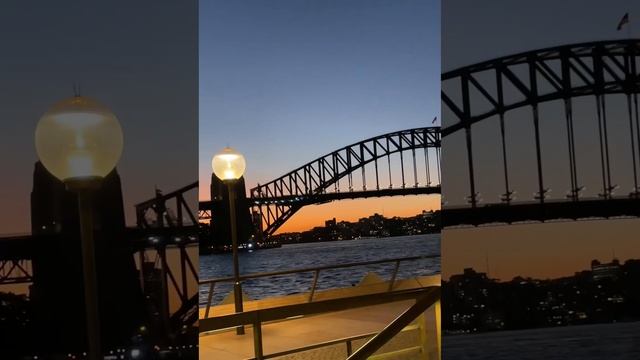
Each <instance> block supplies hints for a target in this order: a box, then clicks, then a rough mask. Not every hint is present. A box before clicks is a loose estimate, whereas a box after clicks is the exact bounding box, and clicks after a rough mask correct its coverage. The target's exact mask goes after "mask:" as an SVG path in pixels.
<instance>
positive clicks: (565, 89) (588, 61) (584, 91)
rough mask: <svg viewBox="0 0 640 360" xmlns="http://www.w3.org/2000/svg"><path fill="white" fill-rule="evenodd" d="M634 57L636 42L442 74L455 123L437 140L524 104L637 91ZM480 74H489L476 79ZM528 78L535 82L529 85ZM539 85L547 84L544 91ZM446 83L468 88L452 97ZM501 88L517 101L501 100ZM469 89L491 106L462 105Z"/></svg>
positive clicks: (549, 52) (550, 51)
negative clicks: (516, 94) (510, 91)
mask: <svg viewBox="0 0 640 360" xmlns="http://www.w3.org/2000/svg"><path fill="white" fill-rule="evenodd" d="M638 55H640V41H639V40H614V41H599V42H589V43H581V44H573V45H563V46H557V47H551V48H546V49H541V50H534V51H528V52H523V53H519V54H516V55H510V56H505V57H501V58H498V59H493V60H489V61H484V62H481V63H478V64H474V65H469V66H465V67H462V68H459V69H456V70H452V71H449V72H446V73H443V74H442V83H443V86H442V88H443V90H442V93H441V97H442V102H443V104H444V105H445V106H446V107H447V108H448V109H449V110H451V112H452V113H453V114H454V115H455V117H456V118H457V119H456V120H457V121H455V122H453V123H452V124H447V126H445V124H443V127H442V136H443V137H446V136H448V135H450V134H452V133H454V132H457V131H460V130H462V129H464V128H467V127H470V126H471V125H472V124H474V123H477V122H479V121H482V120H484V119H487V118H489V117H492V116H496V115H500V114H504V113H505V112H508V111H510V110H514V109H517V108H521V107H524V106H531V105H534V104H539V103H543V102H547V101H553V100H562V99H567V98H574V97H580V96H587V95H602V94H625V93H637V92H638V89H639V88H640V87H639V85H640V83H639V80H640V78H639V77H638V74H637V71H636V69H635V68H636V67H635V65H634V64H635V63H636V60H637V57H638ZM482 74H489V75H492V76H487V77H483V78H480V77H482ZM532 74H533V75H534V76H535V79H536V80H537V82H536V81H534V82H532V81H531V79H532V77H531V75H532ZM499 82H500V85H498V83H499ZM542 83H545V84H547V85H548V87H547V90H546V91H543V90H544V89H542V88H541V87H540V84H542ZM450 84H453V85H459V87H460V88H463V87H466V88H467V89H466V91H463V92H462V93H461V94H457V95H458V96H455V95H456V94H454V91H455V90H454V91H447V90H445V88H447V87H448V86H450ZM465 84H467V85H466V86H465ZM505 85H509V86H511V87H512V88H515V89H516V90H517V91H518V92H519V93H520V95H521V98H519V99H515V100H512V101H505V97H504V92H505V90H504V88H505ZM471 89H474V90H475V91H477V93H479V95H480V96H481V98H482V99H483V100H484V101H486V103H488V104H490V107H489V108H486V106H478V109H477V110H476V109H475V108H474V104H473V103H468V104H466V106H465V104H464V102H465V100H464V99H465V98H467V99H468V98H469V97H471V95H470V91H471Z"/></svg>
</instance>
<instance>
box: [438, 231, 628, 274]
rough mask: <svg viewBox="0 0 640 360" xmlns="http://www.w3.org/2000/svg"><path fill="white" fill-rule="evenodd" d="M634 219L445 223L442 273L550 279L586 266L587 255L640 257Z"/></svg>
mask: <svg viewBox="0 0 640 360" xmlns="http://www.w3.org/2000/svg"><path fill="white" fill-rule="evenodd" d="M639 231H640V220H638V219H617V220H597V221H574V222H559V223H546V224H527V225H505V226H488V227H482V228H469V229H447V230H445V231H443V232H442V259H443V261H442V276H443V278H444V279H449V277H451V275H455V274H461V273H462V271H463V270H464V268H473V269H475V270H476V271H479V272H486V271H487V268H488V270H489V276H490V277H491V278H493V279H498V280H501V281H509V280H511V279H513V278H514V277H516V276H523V277H532V278H535V279H554V278H559V277H564V276H572V275H574V274H575V272H578V271H583V270H589V269H590V266H591V260H594V259H597V260H600V261H601V262H610V261H611V260H612V258H613V257H614V256H615V257H616V258H618V259H619V260H620V261H621V262H624V261H626V260H628V259H640V247H639V246H638V244H637V239H636V236H637V233H638V232H639Z"/></svg>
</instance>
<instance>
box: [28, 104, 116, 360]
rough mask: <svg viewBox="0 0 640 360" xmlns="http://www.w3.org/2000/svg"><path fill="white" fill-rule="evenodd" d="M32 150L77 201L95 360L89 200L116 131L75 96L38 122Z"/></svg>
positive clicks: (106, 116)
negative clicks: (34, 150) (74, 194)
mask: <svg viewBox="0 0 640 360" xmlns="http://www.w3.org/2000/svg"><path fill="white" fill-rule="evenodd" d="M35 145H36V151H37V153H38V157H39V158H40V161H41V162H42V165H44V167H45V168H46V169H47V170H48V171H49V172H50V173H51V174H52V175H53V176H55V177H56V178H58V179H60V180H62V181H63V182H64V183H65V185H66V186H67V189H69V190H71V191H74V192H76V193H77V195H78V210H79V217H80V232H81V238H82V260H83V272H84V295H85V306H86V313H87V337H88V339H89V344H88V346H89V358H90V359H100V358H101V355H100V353H101V347H100V321H99V320H100V319H99V314H98V296H97V284H96V266H95V250H94V244H93V216H92V215H93V213H92V211H93V209H92V206H91V194H92V192H93V190H95V189H96V188H98V187H99V186H100V184H101V182H102V179H103V178H104V177H105V176H106V175H107V174H109V173H110V172H111V171H112V170H113V169H114V168H115V166H116V164H117V162H118V160H119V159H120V155H121V154H122V146H123V139H122V129H121V128H120V123H119V122H118V119H117V118H116V117H115V115H114V114H113V113H111V111H109V109H107V108H106V107H104V106H103V105H101V104H99V103H98V102H96V101H94V100H92V99H89V98H86V97H82V96H79V95H77V96H74V97H72V98H69V99H65V100H62V101H60V102H58V103H56V104H54V105H53V106H52V107H51V108H50V109H49V110H48V111H47V112H46V113H45V114H44V115H43V116H42V118H40V121H39V122H38V126H37V128H36V136H35Z"/></svg>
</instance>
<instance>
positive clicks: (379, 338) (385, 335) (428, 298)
mask: <svg viewBox="0 0 640 360" xmlns="http://www.w3.org/2000/svg"><path fill="white" fill-rule="evenodd" d="M438 300H440V292H439V291H438V292H430V293H426V294H424V295H423V296H422V297H421V298H419V299H418V300H417V301H416V303H415V304H414V305H412V306H411V307H410V308H408V309H407V310H405V312H403V313H402V314H401V315H400V316H398V317H397V318H396V319H395V320H393V321H392V322H391V323H390V324H389V325H387V326H386V327H385V328H384V329H382V331H381V332H379V333H378V334H377V335H376V336H374V337H373V338H372V339H370V340H369V341H367V342H366V343H365V344H364V345H363V346H362V347H360V348H359V349H358V350H356V352H354V353H353V354H352V355H351V356H349V357H348V358H347V360H364V359H367V358H369V356H371V355H373V354H374V353H375V352H376V351H378V350H380V348H381V347H382V346H383V345H384V344H386V343H388V342H389V341H390V340H391V339H393V337H395V336H396V335H397V334H398V333H399V332H400V331H402V329H404V328H405V327H406V326H407V325H409V324H410V323H411V322H412V321H413V320H415V319H416V318H417V317H418V316H420V314H422V313H423V312H425V311H426V310H427V309H428V308H429V307H430V306H431V305H433V304H435V303H436V302H437V301H438Z"/></svg>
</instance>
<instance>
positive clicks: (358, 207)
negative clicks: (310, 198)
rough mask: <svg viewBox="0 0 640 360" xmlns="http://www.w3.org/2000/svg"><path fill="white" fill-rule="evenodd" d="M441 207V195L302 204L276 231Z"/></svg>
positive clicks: (309, 227) (404, 214) (399, 214)
mask: <svg viewBox="0 0 640 360" xmlns="http://www.w3.org/2000/svg"><path fill="white" fill-rule="evenodd" d="M439 209H440V196H437V195H417V196H398V197H382V198H369V199H354V200H341V201H335V202H331V203H327V204H320V205H309V206H305V207H303V208H302V209H300V210H299V211H298V212H297V213H296V214H295V215H293V216H292V217H291V219H289V220H288V221H287V222H286V223H284V225H282V227H280V228H279V229H278V231H277V232H276V234H280V233H286V232H299V231H306V230H310V229H312V228H314V227H316V226H324V222H325V221H326V220H330V219H333V218H336V220H338V221H349V222H353V221H357V220H358V219H360V218H363V217H369V216H371V215H373V214H375V213H378V214H381V215H384V216H385V217H394V216H399V217H410V216H415V215H418V214H419V213H421V212H422V211H423V210H427V211H429V210H439Z"/></svg>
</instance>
